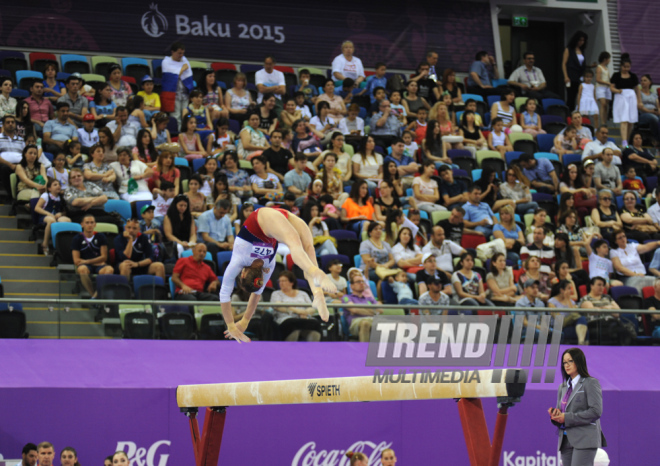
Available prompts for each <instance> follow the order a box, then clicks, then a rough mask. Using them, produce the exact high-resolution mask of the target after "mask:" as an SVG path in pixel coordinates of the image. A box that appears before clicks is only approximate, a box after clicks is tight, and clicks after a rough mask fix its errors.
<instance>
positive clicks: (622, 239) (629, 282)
mask: <svg viewBox="0 0 660 466" xmlns="http://www.w3.org/2000/svg"><path fill="white" fill-rule="evenodd" d="M613 236H614V242H615V243H616V246H617V247H616V248H615V249H612V251H611V252H610V258H611V259H612V265H613V266H614V270H615V271H616V273H617V274H619V275H621V281H622V282H623V284H624V285H626V286H632V287H634V288H637V289H638V290H641V289H642V288H644V287H646V286H653V284H654V283H655V277H651V276H648V275H646V267H644V264H643V263H642V259H641V258H640V257H639V256H640V254H645V253H647V252H649V251H653V250H654V249H656V248H657V247H658V246H660V241H652V242H650V243H645V244H639V243H628V238H627V237H626V232H625V231H623V230H615V231H614V235H613Z"/></svg>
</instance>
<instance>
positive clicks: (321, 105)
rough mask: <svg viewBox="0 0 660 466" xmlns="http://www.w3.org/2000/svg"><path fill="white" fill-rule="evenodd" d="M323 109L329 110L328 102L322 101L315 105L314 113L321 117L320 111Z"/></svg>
mask: <svg viewBox="0 0 660 466" xmlns="http://www.w3.org/2000/svg"><path fill="white" fill-rule="evenodd" d="M324 108H327V109H328V110H330V104H329V103H328V102H326V101H325V100H322V101H320V102H319V103H318V104H316V111H317V113H318V115H319V116H320V115H321V110H322V109H324Z"/></svg>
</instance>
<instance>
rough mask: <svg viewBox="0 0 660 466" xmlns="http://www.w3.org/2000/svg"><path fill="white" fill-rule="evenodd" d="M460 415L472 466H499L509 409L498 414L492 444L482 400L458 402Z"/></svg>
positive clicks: (471, 399) (470, 399) (501, 409)
mask: <svg viewBox="0 0 660 466" xmlns="http://www.w3.org/2000/svg"><path fill="white" fill-rule="evenodd" d="M458 413H459V415H460V418H461V424H462V426H463V435H464V436H465V444H466V445H467V450H468V457H469V458H470V465H471V466H497V465H498V464H499V460H500V455H501V454H502V443H503V442H504V431H505V430H506V421H507V417H508V415H507V407H502V408H500V410H499V412H498V414H497V421H496V424H495V432H494V434H493V442H492V444H491V441H490V435H489V433H488V426H487V425H486V416H485V415H484V408H483V405H482V404H481V400H480V399H478V398H462V399H460V400H459V401H458Z"/></svg>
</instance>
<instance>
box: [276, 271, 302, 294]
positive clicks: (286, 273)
mask: <svg viewBox="0 0 660 466" xmlns="http://www.w3.org/2000/svg"><path fill="white" fill-rule="evenodd" d="M282 277H285V278H286V279H287V280H289V281H290V282H291V284H292V285H293V289H294V290H297V289H298V279H297V278H296V276H295V274H294V273H293V272H291V271H290V270H285V271H284V272H282V273H281V274H280V276H279V277H277V280H278V281H279V279H280V278H282Z"/></svg>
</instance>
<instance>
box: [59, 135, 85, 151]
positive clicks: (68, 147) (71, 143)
mask: <svg viewBox="0 0 660 466" xmlns="http://www.w3.org/2000/svg"><path fill="white" fill-rule="evenodd" d="M75 146H80V147H81V148H82V144H80V141H76V140H74V139H67V141H66V142H65V143H64V145H63V146H62V150H63V151H64V152H65V153H67V154H70V153H71V148H72V147H75Z"/></svg>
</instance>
